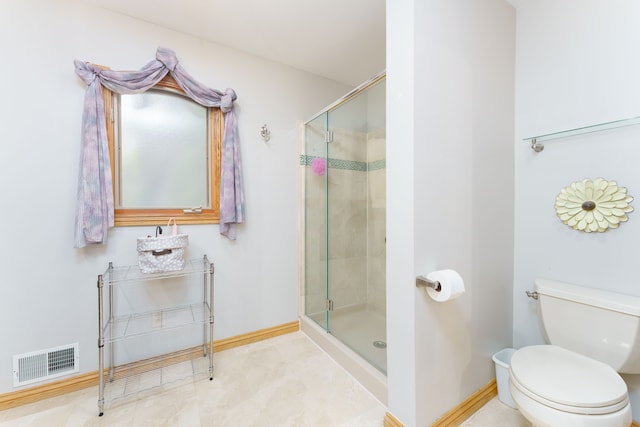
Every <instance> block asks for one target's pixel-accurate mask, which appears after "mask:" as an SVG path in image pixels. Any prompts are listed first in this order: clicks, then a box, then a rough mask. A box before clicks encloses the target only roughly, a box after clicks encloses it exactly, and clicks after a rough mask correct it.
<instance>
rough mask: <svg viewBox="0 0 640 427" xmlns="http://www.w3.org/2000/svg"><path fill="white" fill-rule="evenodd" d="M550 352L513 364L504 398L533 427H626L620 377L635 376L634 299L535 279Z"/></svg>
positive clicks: (637, 308) (637, 327) (639, 319)
mask: <svg viewBox="0 0 640 427" xmlns="http://www.w3.org/2000/svg"><path fill="white" fill-rule="evenodd" d="M536 292H537V296H538V315H539V317H540V320H541V323H542V325H543V330H544V333H545V335H546V336H545V338H546V339H547V342H549V343H550V344H549V345H535V346H529V347H523V348H521V349H520V350H518V351H516V352H515V353H514V354H513V357H512V358H511V365H510V367H509V390H510V391H511V396H512V398H513V401H514V402H515V404H516V406H517V407H518V409H519V410H520V412H521V413H522V415H523V416H524V417H525V418H527V419H528V420H529V421H530V422H531V423H533V425H534V426H536V427H628V426H629V425H630V424H631V421H632V419H631V406H630V403H629V395H628V393H627V386H626V384H625V382H624V381H623V380H622V378H621V377H620V375H618V372H621V373H628V374H638V373H640V297H635V296H629V295H623V294H619V293H613V292H608V291H604V290H600V289H592V288H585V287H582V286H577V285H572V284H568V283H562V282H556V281H552V280H545V279H537V280H536Z"/></svg>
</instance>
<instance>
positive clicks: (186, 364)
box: [98, 255, 214, 416]
mask: <svg viewBox="0 0 640 427" xmlns="http://www.w3.org/2000/svg"><path fill="white" fill-rule="evenodd" d="M213 273H214V267H213V264H212V263H211V262H209V260H208V258H207V256H206V255H204V256H203V257H202V258H199V259H192V260H188V261H187V262H186V265H185V268H184V269H183V270H181V271H176V272H171V273H158V274H144V273H142V272H141V271H140V269H139V268H138V266H137V265H131V266H118V267H114V266H113V264H112V263H109V267H108V268H107V270H106V271H105V272H104V273H103V274H100V275H98V366H99V370H98V377H99V387H98V392H99V396H98V409H99V415H100V416H101V415H103V413H104V409H105V402H106V401H107V400H109V401H112V400H116V399H120V398H123V397H126V396H129V395H133V394H139V393H141V392H143V391H149V390H152V389H154V388H157V387H164V386H166V385H168V384H171V383H174V382H177V381H179V380H183V379H185V378H188V377H193V378H200V377H204V376H205V375H208V376H209V379H210V380H212V379H213V292H214V282H213ZM197 274H202V293H201V295H202V297H201V299H198V301H191V302H188V303H186V304H182V305H173V306H168V307H163V308H160V309H157V310H146V311H136V310H135V309H133V308H131V309H130V312H127V313H123V314H116V313H115V312H116V308H115V307H116V305H117V301H116V298H114V290H115V289H116V288H118V287H121V286H122V287H129V286H131V285H134V284H136V283H138V284H140V283H145V282H150V281H154V280H171V279H178V278H182V277H188V276H194V275H197ZM192 282H193V281H190V283H186V282H185V283H181V284H180V286H185V287H186V286H190V285H193V283H192ZM105 288H107V296H106V301H105V296H104V290H105ZM105 302H106V304H107V309H106V310H105ZM197 325H202V345H201V346H200V345H198V346H197V347H193V348H188V349H179V350H178V351H174V352H172V353H169V354H160V355H156V356H153V357H150V358H145V359H141V360H136V361H133V362H130V363H126V364H124V365H120V366H114V365H115V362H114V361H115V348H116V346H117V345H118V346H120V345H122V346H123V347H124V346H126V345H130V344H131V342H134V341H136V340H139V339H140V338H141V337H144V336H152V337H155V336H156V335H158V336H161V335H162V333H163V332H164V333H166V332H167V331H175V330H180V329H181V328H186V327H189V326H191V327H193V326H196V327H197ZM105 346H107V349H108V363H107V366H106V368H105ZM107 386H108V387H107ZM105 390H107V391H108V392H109V399H105Z"/></svg>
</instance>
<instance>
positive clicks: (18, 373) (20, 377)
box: [13, 343, 80, 387]
mask: <svg viewBox="0 0 640 427" xmlns="http://www.w3.org/2000/svg"><path fill="white" fill-rule="evenodd" d="M79 371H80V365H79V352H78V343H75V344H69V345H65V346H60V347H54V348H49V349H45V350H38V351H32V352H30V353H24V354H18V355H14V356H13V386H14V387H18V386H22V385H26V384H32V383H36V382H40V381H44V380H48V379H51V378H56V377H60V376H63V375H68V374H72V373H75V372H79Z"/></svg>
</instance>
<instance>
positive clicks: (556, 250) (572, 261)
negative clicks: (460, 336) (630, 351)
mask: <svg viewBox="0 0 640 427" xmlns="http://www.w3.org/2000/svg"><path fill="white" fill-rule="evenodd" d="M639 19H640V4H639V3H638V2H636V1H634V0H614V1H609V2H601V1H597V0H562V1H556V0H535V1H531V0H526V1H521V2H519V4H518V11H517V66H516V81H517V85H516V94H517V96H516V153H515V154H516V156H515V160H516V204H515V212H516V213H515V215H516V216H515V217H516V222H515V264H514V265H515V267H514V301H513V307H514V339H513V340H514V345H515V346H516V347H521V346H524V345H529V344H534V343H541V342H543V339H542V335H541V332H540V329H539V327H538V319H537V316H536V312H535V304H534V302H533V301H531V300H529V299H528V298H526V296H525V294H524V291H525V290H527V289H532V288H533V282H534V280H535V278H536V277H546V278H550V279H556V280H563V281H567V282H573V283H581V284H584V285H587V286H591V287H595V288H603V289H609V290H612V291H616V292H622V293H627V294H630V295H640V287H638V284H637V277H638V275H639V274H640V264H639V263H638V262H636V260H635V257H636V256H637V254H638V253H640V252H639V251H640V239H638V235H639V233H640V222H639V221H638V217H637V215H638V213H637V210H638V209H639V207H638V206H637V200H638V195H639V194H640V169H639V168H638V159H639V158H640V144H638V140H639V138H640V127H637V126H636V127H628V128H622V129H617V130H611V131H605V132H600V133H594V134H587V135H581V136H576V137H571V138H566V139H562V140H555V141H549V142H547V143H546V144H545V146H546V147H545V150H544V151H543V152H541V153H538V154H536V153H534V152H533V151H532V150H531V149H530V148H529V147H528V144H527V143H525V142H523V141H522V139H523V138H526V137H531V136H535V135H541V134H545V133H550V132H556V131H562V130H568V129H572V128H577V127H583V126H589V125H593V124H597V123H602V122H608V121H612V120H619V119H624V118H628V117H635V116H638V114H640V79H639V78H638V76H640V59H639V57H638V55H636V51H637V47H638V40H640V27H639V26H638V25H637V23H638V20H639ZM597 177H604V178H606V179H608V180H615V181H617V182H618V184H619V185H621V186H623V187H627V189H628V194H629V195H631V196H633V197H634V198H635V200H636V201H635V202H633V203H632V206H634V205H635V206H634V208H635V210H636V212H632V213H631V214H630V215H629V221H628V222H627V223H624V224H622V225H621V226H620V228H619V229H616V230H609V231H607V232H606V233H604V234H598V233H595V234H587V233H581V232H577V231H574V230H572V229H571V228H569V227H568V226H566V225H564V224H562V223H561V222H560V220H559V219H558V218H557V217H556V215H555V211H554V202H555V197H556V195H557V194H558V193H559V192H560V190H561V189H562V188H563V187H565V186H567V185H569V184H571V183H572V182H574V181H579V180H582V179H584V178H591V179H594V178H597ZM567 321H568V322H569V321H571V319H567ZM626 379H627V382H628V384H629V385H630V388H631V396H632V405H633V412H634V419H635V420H640V417H639V415H638V414H640V380H639V379H638V376H628V377H626Z"/></svg>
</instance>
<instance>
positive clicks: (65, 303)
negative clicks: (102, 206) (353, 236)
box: [0, 0, 350, 393]
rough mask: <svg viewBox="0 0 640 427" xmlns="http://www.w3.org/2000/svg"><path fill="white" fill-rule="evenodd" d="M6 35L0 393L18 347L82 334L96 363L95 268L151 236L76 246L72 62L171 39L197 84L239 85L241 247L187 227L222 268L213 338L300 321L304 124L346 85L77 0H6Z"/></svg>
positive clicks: (135, 51) (117, 233) (148, 52)
mask: <svg viewBox="0 0 640 427" xmlns="http://www.w3.org/2000/svg"><path fill="white" fill-rule="evenodd" d="M0 40H1V41H0V44H1V45H2V55H3V61H2V64H3V65H2V67H1V69H0V70H1V71H0V76H1V77H2V81H3V82H4V84H3V91H2V96H1V97H0V129H1V130H2V138H1V140H2V154H1V155H0V188H1V191H0V194H2V228H3V238H4V239H3V240H4V244H2V245H1V249H0V260H1V261H0V337H1V340H2V341H1V344H0V393H4V392H9V391H12V390H13V388H12V384H11V356H12V355H13V354H19V353H24V352H29V351H33V350H38V349H42V348H48V347H52V346H57V345H61V344H68V343H72V342H79V343H80V355H81V359H80V368H81V372H90V371H93V370H96V369H97V355H96V354H97V351H96V350H97V349H96V343H97V307H96V301H97V296H96V294H97V291H96V278H97V275H98V274H99V273H101V272H102V271H104V269H105V268H106V266H107V263H108V261H113V262H114V263H115V264H129V263H135V262H137V258H136V251H135V238H136V237H138V236H140V235H146V234H147V233H148V230H147V229H145V228H137V227H130V228H118V229H114V230H112V231H111V232H110V233H109V241H108V244H107V245H104V246H92V247H87V248H85V249H82V250H77V249H73V230H74V226H73V224H74V215H75V196H76V185H77V175H78V159H79V148H80V141H79V137H80V124H81V115H82V107H83V97H84V89H85V86H84V83H83V82H82V81H81V80H80V79H79V78H78V77H77V76H76V75H75V73H74V68H73V60H74V59H80V60H85V61H91V62H95V63H99V64H103V65H107V66H109V67H111V68H113V69H136V68H140V67H141V66H142V65H144V64H145V63H146V62H148V61H150V60H151V59H153V58H154V55H155V51H156V48H157V47H158V46H166V47H169V48H171V49H173V50H174V51H175V52H176V53H177V55H178V58H179V59H180V60H181V61H182V64H183V65H184V66H185V68H186V69H187V71H188V72H189V73H191V74H192V75H193V76H194V77H195V78H196V79H198V80H200V81H201V82H203V83H204V84H207V85H208V86H211V87H214V88H217V89H225V88H226V87H232V88H233V89H235V90H236V92H237V93H238V100H237V102H236V108H237V111H238V120H239V125H240V129H239V132H240V140H241V144H242V157H243V158H242V160H243V167H244V169H243V170H244V179H245V196H246V214H247V215H246V219H247V223H246V225H244V226H242V227H240V228H239V232H238V239H237V241H236V242H230V241H228V240H226V239H225V238H222V237H220V236H219V234H218V226H217V225H211V226H184V227H182V231H184V232H186V233H188V234H189V237H190V248H189V253H190V255H191V256H193V257H199V256H201V255H202V254H203V253H206V254H208V255H209V257H210V259H212V260H213V261H214V262H215V267H216V273H215V283H216V303H215V311H216V324H215V338H216V339H219V338H225V337H229V336H233V335H237V334H240V333H245V332H250V331H254V330H257V329H261V328H266V327H270V326H274V325H278V324H282V323H286V322H290V321H294V320H296V318H297V303H298V297H297V295H298V284H297V280H298V277H297V262H298V259H297V254H298V249H297V233H298V229H297V199H298V193H297V168H298V167H299V166H298V163H299V160H298V157H297V154H298V153H297V151H298V150H297V141H296V138H297V123H298V122H299V121H300V120H305V119H307V118H308V117H310V116H311V115H312V114H314V113H316V112H317V111H319V110H321V109H322V108H323V107H324V106H326V105H328V104H329V103H331V102H333V101H334V100H335V99H337V98H338V97H340V96H341V95H343V94H344V93H346V92H347V91H348V90H349V89H350V88H348V87H345V86H344V85H341V84H337V83H335V82H331V81H329V80H326V79H323V78H320V77H317V76H313V75H310V74H308V73H304V72H300V71H297V70H295V69H293V68H289V67H285V66H282V65H278V64H275V63H272V62H268V61H265V60H261V59H259V58H256V57H252V56H248V55H245V54H243V53H240V52H238V51H234V50H230V49H227V48H225V47H222V46H218V45H214V44H211V43H207V42H205V41H203V40H200V39H197V38H193V37H190V36H186V35H184V34H180V33H177V32H173V31H169V30H166V29H163V28H160V27H157V26H154V25H150V24H147V23H144V22H141V21H137V20H134V19H130V18H127V17H124V16H120V15H117V14H114V13H111V12H107V11H104V10H101V9H97V8H95V7H93V6H89V5H86V4H85V3H84V2H82V1H79V0H64V1H56V2H50V1H47V0H25V1H3V2H1V3H0ZM264 123H266V124H268V126H269V129H270V130H271V133H272V137H271V141H270V142H269V143H268V144H265V143H264V142H263V141H262V140H261V139H260V137H259V129H260V126H262V124H264Z"/></svg>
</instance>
